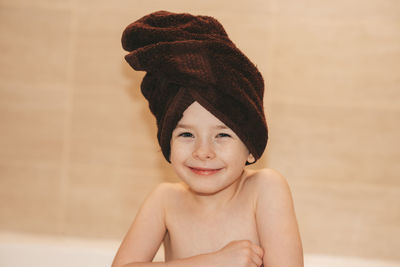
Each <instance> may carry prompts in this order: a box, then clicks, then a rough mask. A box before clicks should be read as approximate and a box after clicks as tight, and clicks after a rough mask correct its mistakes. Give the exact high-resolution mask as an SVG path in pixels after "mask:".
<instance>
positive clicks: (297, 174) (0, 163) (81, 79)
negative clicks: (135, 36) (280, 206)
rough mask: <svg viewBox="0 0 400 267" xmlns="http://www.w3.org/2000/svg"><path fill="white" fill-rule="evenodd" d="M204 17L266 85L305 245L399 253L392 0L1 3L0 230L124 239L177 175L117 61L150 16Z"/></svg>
mask: <svg viewBox="0 0 400 267" xmlns="http://www.w3.org/2000/svg"><path fill="white" fill-rule="evenodd" d="M162 9H163V10H169V11H175V12H190V13H193V14H201V15H211V16H214V17H216V18H217V19H218V20H219V21H220V22H221V23H222V24H223V25H224V26H225V29H226V31H227V32H228V34H229V35H230V37H231V39H232V40H234V42H235V43H236V44H237V46H238V47H239V48H241V49H242V51H243V52H244V53H245V54H246V55H248V57H249V58H251V59H252V61H253V62H254V63H256V64H257V66H258V67H259V69H260V70H261V72H262V73H263V74H264V78H265V80H266V88H267V90H266V95H265V99H266V103H265V104H266V114H267V118H268V121H269V127H270V136H271V137H270V142H269V144H268V149H267V152H266V154H265V155H264V157H263V158H262V159H261V160H260V162H259V163H257V166H255V167H264V166H268V167H271V168H275V169H277V170H279V171H280V172H281V173H283V174H284V175H285V176H286V177H287V179H288V181H289V183H290V184H291V188H292V191H293V195H294V199H295V206H296V210H297V215H298V220H299V224H300V228H301V233H302V238H303V242H304V249H305V252H306V253H323V254H332V255H343V256H357V257H367V258H368V257H370V258H381V259H388V260H400V254H399V253H398V251H399V250H400V179H399V178H400V141H399V140H398V138H399V137H400V126H399V125H400V123H399V122H400V119H399V118H400V2H399V1H397V0H370V1H361V0H337V1H320V0H319V1H316V0H249V1H231V0H229V1H228V0H221V1H211V0H204V1H192V0H187V1H182V0H180V1H178V0H171V1H162V0H157V1H156V0H153V1H151V0H149V1H132V0H129V1H128V0H116V1H108V0H107V1H106V0H81V1H78V0H36V1H32V0H0V33H1V35H0V230H1V231H17V232H30V233H43V234H54V235H67V236H81V237H101V238H112V239H117V240H118V239H121V238H122V236H123V235H124V233H125V231H126V229H127V227H128V226H129V224H130V223H131V221H132V219H133V217H134V215H135V212H136V211H137V209H138V207H139V205H140V203H141V202H142V201H143V199H144V197H145V196H146V195H147V194H148V192H149V191H150V190H151V189H152V188H153V187H154V186H155V185H156V184H157V183H159V182H161V181H176V178H174V173H173V172H172V170H171V169H170V167H169V165H168V164H167V163H166V162H165V160H164V159H163V158H162V155H161V152H160V150H159V148H158V145H157V142H156V137H155V134H156V128H155V122H154V119H153V117H152V116H151V114H150V112H149V111H148V109H147V103H146V102H145V101H144V99H143V97H142V96H141V94H140V92H139V90H138V87H139V85H140V81H141V77H142V76H143V73H136V72H134V71H132V70H131V69H130V68H129V67H128V65H127V64H126V63H125V62H124V60H123V56H124V55H125V54H126V53H125V52H124V51H123V50H122V48H121V45H120V37H121V33H122V30H123V29H124V27H125V26H126V25H128V24H129V23H131V22H132V21H134V20H136V19H138V18H140V17H142V16H143V15H145V14H147V13H150V12H152V11H156V10H162Z"/></svg>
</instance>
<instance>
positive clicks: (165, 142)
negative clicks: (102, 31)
mask: <svg viewBox="0 0 400 267" xmlns="http://www.w3.org/2000/svg"><path fill="white" fill-rule="evenodd" d="M122 44H123V47H124V49H125V50H127V51H130V53H129V54H128V55H127V56H126V57H125V58H126V60H127V61H128V63H129V64H130V65H131V66H132V67H133V68H134V69H136V70H142V71H146V72H147V73H146V75H145V77H144V78H143V81H142V84H141V90H142V93H143V95H144V96H145V98H146V99H147V100H148V101H149V107H150V110H151V111H152V113H153V114H154V115H155V117H156V120H157V126H158V134H157V137H158V141H159V143H160V146H161V149H162V152H163V154H164V157H165V158H166V159H167V160H168V161H169V162H170V163H171V165H172V167H173V168H174V170H175V172H176V174H177V175H178V176H179V178H180V179H181V180H182V182H181V183H177V184H168V183H164V184H160V185H159V186H158V187H157V188H156V189H155V190H154V191H153V192H152V193H151V194H150V195H149V196H148V198H147V199H146V200H145V202H144V203H143V205H142V207H141V208H140V210H139V212H138V214H137V215H136V218H135V220H134V222H133V224H132V226H131V227H130V229H129V231H128V233H127V234H126V236H125V238H124V240H123V242H122V244H121V246H120V248H119V250H118V253H117V255H116V256H115V259H114V262H113V265H112V266H113V267H122V266H125V267H128V266H132V267H133V266H168V267H173V266H185V267H186V266H191V267H197V266H199V267H216V266H221V267H245V266H246V267H250V266H254V267H255V266H265V267H267V266H268V267H300V266H303V253H302V245H301V241H300V235H299V231H298V227H297V222H296V217H295V213H294V208H293V204H292V198H291V193H290V190H289V187H288V184H287V182H286V180H285V179H284V178H283V177H282V176H281V175H280V174H279V173H277V172H276V171H273V170H271V169H264V170H259V171H254V170H247V169H245V165H248V164H252V163H254V162H255V161H256V160H257V159H259V158H260V157H261V155H262V153H263V151H264V149H265V146H266V143H267V139H268V130H267V125H266V122H265V117H264V111H263V93H264V82H263V79H262V76H261V74H260V73H259V72H258V70H257V68H256V67H255V66H254V65H253V64H252V63H251V62H250V60H249V59H248V58H247V57H246V56H245V55H243V54H242V53H241V52H240V51H239V50H238V48H236V46H235V45H234V44H233V43H232V41H231V40H230V39H229V38H228V36H227V34H226V32H225V30H224V29H223V27H222V25H221V24H219V22H218V21H216V20H215V19H214V18H211V17H206V16H192V15H190V14H175V13H170V12H166V11H159V12H155V13H152V14H150V15H147V16H145V17H143V18H141V19H140V20H138V21H136V22H134V23H132V24H130V25H129V26H128V27H127V28H126V29H125V31H124V33H123V36H122ZM162 242H164V249H165V262H157V263H156V262H152V260H153V257H154V256H155V253H156V252H157V250H158V248H159V247H160V245H161V243H162Z"/></svg>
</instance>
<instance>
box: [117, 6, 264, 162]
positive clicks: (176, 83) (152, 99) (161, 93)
mask: <svg viewBox="0 0 400 267" xmlns="http://www.w3.org/2000/svg"><path fill="white" fill-rule="evenodd" d="M122 46H123V48H124V49H125V50H126V51H128V52H129V54H127V55H126V56H125V59H126V61H127V62H128V63H129V65H130V66H131V67H132V68H133V69H135V70H138V71H146V75H145V76H144V78H143V81H142V83H141V91H142V94H143V95H144V97H145V98H146V99H147V100H148V102H149V107H150V110H151V112H152V113H153V114H154V116H155V117H156V120H157V127H158V133H157V137H158V141H159V144H160V146H161V150H162V152H163V155H164V157H165V158H166V159H167V161H170V160H169V156H170V140H171V135H172V131H173V130H174V129H175V127H176V125H177V123H178V122H179V120H180V119H181V118H182V114H183V112H184V111H185V109H186V108H187V107H188V106H189V105H190V104H191V103H193V102H194V101H197V102H198V103H199V104H200V105H202V106H203V107H204V108H206V109H207V110H208V111H209V112H211V113H212V114H213V115H214V116H216V117H217V118H218V119H219V120H220V121H222V122H223V123H224V124H225V125H227V126H228V127H229V128H231V129H232V130H233V131H234V132H235V133H236V134H237V135H238V137H239V138H240V139H241V140H242V142H243V143H244V144H245V145H246V147H247V149H248V150H249V152H250V153H252V155H253V156H254V158H255V159H256V160H257V159H258V158H260V157H261V155H262V153H263V151H264V149H265V147H266V144H267V140H268V129H267V124H266V121H265V116H264V109H263V95H264V81H263V78H262V76H261V74H260V72H259V71H258V70H257V68H256V66H255V65H254V64H253V63H252V62H251V61H250V60H249V59H248V58H247V57H246V56H245V55H244V54H243V53H242V52H241V51H240V50H239V49H238V48H237V47H236V46H235V44H234V43H233V42H232V41H231V40H230V39H229V37H228V35H227V33H226V32H225V30H224V28H223V27H222V25H221V24H220V23H219V22H218V21H217V20H216V19H214V18H212V17H208V16H193V15H191V14H187V13H182V14H177V13H171V12H167V11H158V12H154V13H151V14H149V15H147V16H144V17H143V18H141V19H139V20H137V21H135V22H133V23H131V24H130V25H128V26H127V27H126V29H125V30H124V32H123V34H122Z"/></svg>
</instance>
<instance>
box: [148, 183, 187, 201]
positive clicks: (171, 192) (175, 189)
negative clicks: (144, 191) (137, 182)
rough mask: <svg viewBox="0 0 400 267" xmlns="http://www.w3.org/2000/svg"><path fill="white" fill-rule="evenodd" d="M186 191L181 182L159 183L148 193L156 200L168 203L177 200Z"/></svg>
mask: <svg viewBox="0 0 400 267" xmlns="http://www.w3.org/2000/svg"><path fill="white" fill-rule="evenodd" d="M186 192H187V189H186V188H185V186H184V185H183V184H181V183H160V184H158V185H157V186H156V188H155V189H154V190H153V192H152V193H151V194H150V195H151V197H153V198H156V199H157V200H158V201H161V202H162V203H164V204H168V203H171V202H175V201H179V200H180V199H182V198H183V197H184V195H185V193H186Z"/></svg>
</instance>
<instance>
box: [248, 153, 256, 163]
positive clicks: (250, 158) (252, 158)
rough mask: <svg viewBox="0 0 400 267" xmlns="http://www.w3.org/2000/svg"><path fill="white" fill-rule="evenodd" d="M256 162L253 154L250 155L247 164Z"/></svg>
mask: <svg viewBox="0 0 400 267" xmlns="http://www.w3.org/2000/svg"><path fill="white" fill-rule="evenodd" d="M254 162H256V158H255V157H254V156H253V154H251V153H250V154H249V156H248V157H247V163H249V164H252V163H254Z"/></svg>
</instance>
